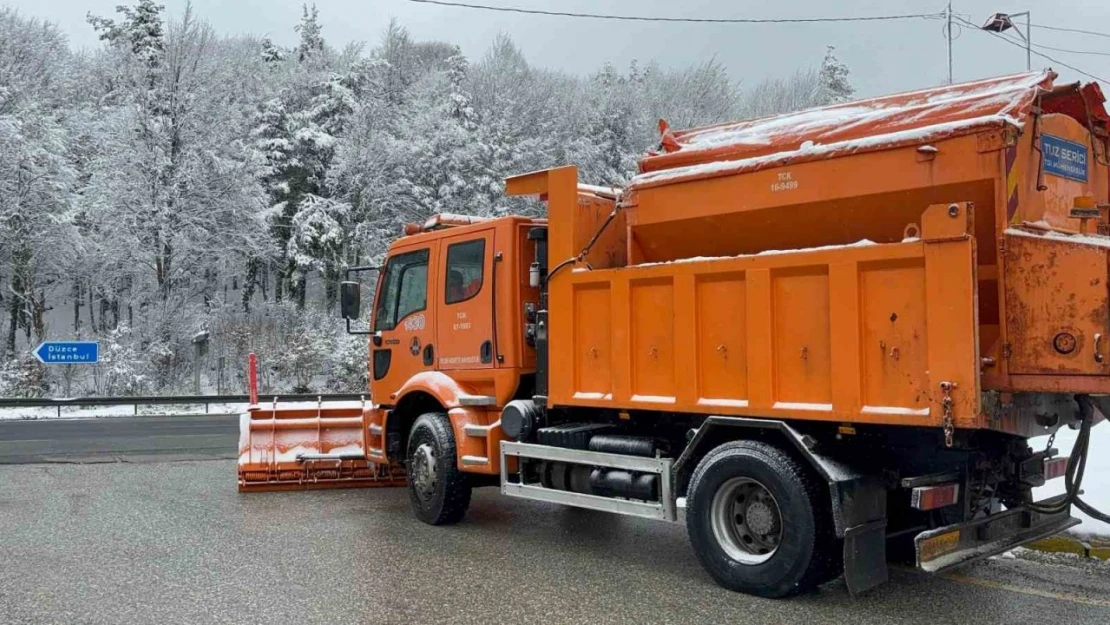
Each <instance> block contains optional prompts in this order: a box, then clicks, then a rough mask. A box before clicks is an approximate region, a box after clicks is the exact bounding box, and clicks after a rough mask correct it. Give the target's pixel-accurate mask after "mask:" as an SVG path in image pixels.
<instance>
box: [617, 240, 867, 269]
mask: <svg viewBox="0 0 1110 625" xmlns="http://www.w3.org/2000/svg"><path fill="white" fill-rule="evenodd" d="M872 245H878V243H876V242H874V241H871V240H869V239H861V240H859V241H856V242H855V243H845V244H843V245H821V246H818V247H800V248H798V249H795V250H763V251H762V252H759V253H756V254H740V255H739V256H691V257H690V258H678V259H675V260H665V261H662V262H656V263H640V264H639V265H630V267H656V266H659V265H680V264H684V263H703V262H706V261H713V260H731V259H737V258H755V257H756V256H778V255H780V254H802V253H805V252H825V251H829V250H844V249H849V248H854V247H870V246H872Z"/></svg>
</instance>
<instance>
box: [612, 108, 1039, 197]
mask: <svg viewBox="0 0 1110 625" xmlns="http://www.w3.org/2000/svg"><path fill="white" fill-rule="evenodd" d="M989 123H999V124H1010V125H1012V126H1015V127H1017V128H1021V127H1022V123H1021V122H1020V121H1019V120H1017V119H1016V118H1014V117H1011V116H1009V115H1005V114H997V115H985V116H983V117H976V118H973V119H963V120H959V121H954V122H946V123H942V124H933V125H930V126H922V127H920V128H910V129H907V130H899V131H897V132H889V133H884V134H878V135H871V136H868V137H860V138H858V139H848V140H845V141H834V142H832V143H826V144H820V143H809V142H807V143H806V144H803V145H802V146H801V147H799V148H798V149H796V150H783V151H782V152H775V153H773V154H765V155H763V156H753V157H751V158H742V159H739V160H726V161H713V162H711V163H699V164H697V165H688V166H686V167H675V168H672V169H663V170H659V171H651V172H647V173H642V174H639V175H638V176H635V177H634V178H632V180H631V181H630V182H629V183H628V186H629V188H635V187H642V186H648V185H654V184H659V183H669V182H679V181H682V180H686V179H690V178H699V177H703V176H709V175H713V174H731V173H739V172H742V171H747V170H752V169H758V168H761V167H764V166H767V165H777V164H781V163H782V162H784V161H788V160H793V159H796V158H802V157H811V156H814V157H816V156H833V155H838V154H850V153H853V152H858V151H861V150H870V149H878V148H884V147H892V146H895V145H899V144H906V143H914V142H925V141H931V140H934V139H937V138H943V137H945V136H948V135H952V134H955V133H957V132H959V131H961V130H966V129H968V128H972V127H976V126H982V125H984V124H989Z"/></svg>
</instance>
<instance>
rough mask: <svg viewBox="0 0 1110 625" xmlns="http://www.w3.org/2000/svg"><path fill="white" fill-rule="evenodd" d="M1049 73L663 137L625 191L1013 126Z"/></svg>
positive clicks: (1048, 83) (1046, 86) (1046, 84)
mask: <svg viewBox="0 0 1110 625" xmlns="http://www.w3.org/2000/svg"><path fill="white" fill-rule="evenodd" d="M1055 78H1056V74H1055V73H1054V72H1052V71H1040V72H1028V73H1024V74H1015V75H1011V76H1002V77H998V78H990V79H986V80H979V81H975V82H968V83H962V84H957V85H946V86H943V87H935V88H931V89H922V90H919V91H912V92H909V93H900V94H896V95H889V96H881V97H877V98H871V99H868V100H860V101H857V102H845V103H843V104H835V105H832V106H825V107H821V108H815V109H809V110H804V111H798V112H795V113H785V114H781V115H772V116H768V117H759V118H756V119H749V120H743V121H739V122H731V123H725V124H718V125H715V126H707V127H703V128H693V129H689V130H677V131H673V132H672V131H669V130H666V129H665V126H663V125H662V124H661V127H663V128H664V139H663V152H661V153H651V154H649V155H647V156H645V157H644V158H643V159H641V160H640V171H641V172H642V173H640V175H638V176H636V177H634V178H633V179H632V181H631V182H630V185H629V186H630V187H632V188H637V187H640V188H643V187H651V186H656V185H658V184H663V183H667V182H678V181H680V180H686V179H690V178H700V177H704V176H709V175H714V174H722V175H723V174H726V173H738V172H741V171H750V170H754V169H761V168H763V167H767V166H777V165H784V164H787V163H789V162H793V161H801V160H812V159H815V158H819V157H826V156H832V155H839V154H850V153H855V152H862V151H871V150H878V149H883V148H890V147H898V146H901V145H909V144H915V143H924V142H928V141H934V140H939V139H945V138H948V137H953V136H958V135H964V134H971V133H974V132H977V131H979V130H982V129H984V128H987V127H992V126H1002V125H1004V124H1010V125H1012V126H1016V127H1019V128H1020V127H1021V126H1022V123H1023V121H1024V119H1025V117H1026V116H1027V115H1028V114H1029V112H1030V109H1031V107H1032V105H1033V102H1034V100H1035V99H1036V98H1037V96H1038V95H1040V94H1043V93H1047V92H1049V91H1051V89H1052V81H1053V80H1054V79H1055Z"/></svg>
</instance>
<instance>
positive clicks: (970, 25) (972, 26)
mask: <svg viewBox="0 0 1110 625" xmlns="http://www.w3.org/2000/svg"><path fill="white" fill-rule="evenodd" d="M955 19H956V20H958V21H960V22H962V23H963V24H964V25H965V26H967V27H968V28H970V29H971V30H974V31H976V32H980V33H986V34H988V35H991V36H993V37H997V38H998V39H1001V40H1002V41H1005V42H1006V43H1008V44H1010V45H1012V46H1015V47H1018V48H1021V49H1025V42H1019V41H1017V40H1014V39H1010V38H1009V37H1004V36H1002V35H1000V34H998V33H996V32H992V31H989V30H982V29H980V28H979V26H978V25H976V24H974V23H972V22H969V21H968V20H965V19H963V18H962V17H956V18H955ZM1030 52H1032V53H1033V54H1036V55H1037V56H1039V57H1041V58H1043V59H1047V60H1048V61H1051V62H1053V63H1055V64H1057V65H1059V66H1061V67H1066V68H1068V69H1070V70H1072V71H1075V72H1079V73H1080V74H1082V75H1084V76H1087V77H1088V78H1094V79H1095V80H1098V81H1100V82H1103V83H1110V81H1108V80H1106V79H1105V78H1102V77H1099V76H1096V75H1095V74H1092V73H1090V72H1086V71H1083V70H1081V69H1079V68H1078V67H1076V66H1074V65H1069V64H1067V63H1065V62H1063V61H1061V60H1059V59H1056V58H1053V57H1051V56H1049V55H1047V54H1045V53H1043V52H1038V51H1036V50H1030Z"/></svg>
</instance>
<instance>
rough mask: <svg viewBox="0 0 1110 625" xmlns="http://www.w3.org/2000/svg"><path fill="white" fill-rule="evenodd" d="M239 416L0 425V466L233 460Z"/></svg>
mask: <svg viewBox="0 0 1110 625" xmlns="http://www.w3.org/2000/svg"><path fill="white" fill-rule="evenodd" d="M238 441H239V417H238V416H237V415H186V416H148V417H105V418H100V419H39V420H32V421H18V420H15V421H0V464H23V463H28V462H79V463H91V462H121V461H124V462H127V461H129V462H143V461H151V460H160V461H168V460H211V459H216V458H234V457H235V450H236V446H237V445H238Z"/></svg>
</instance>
